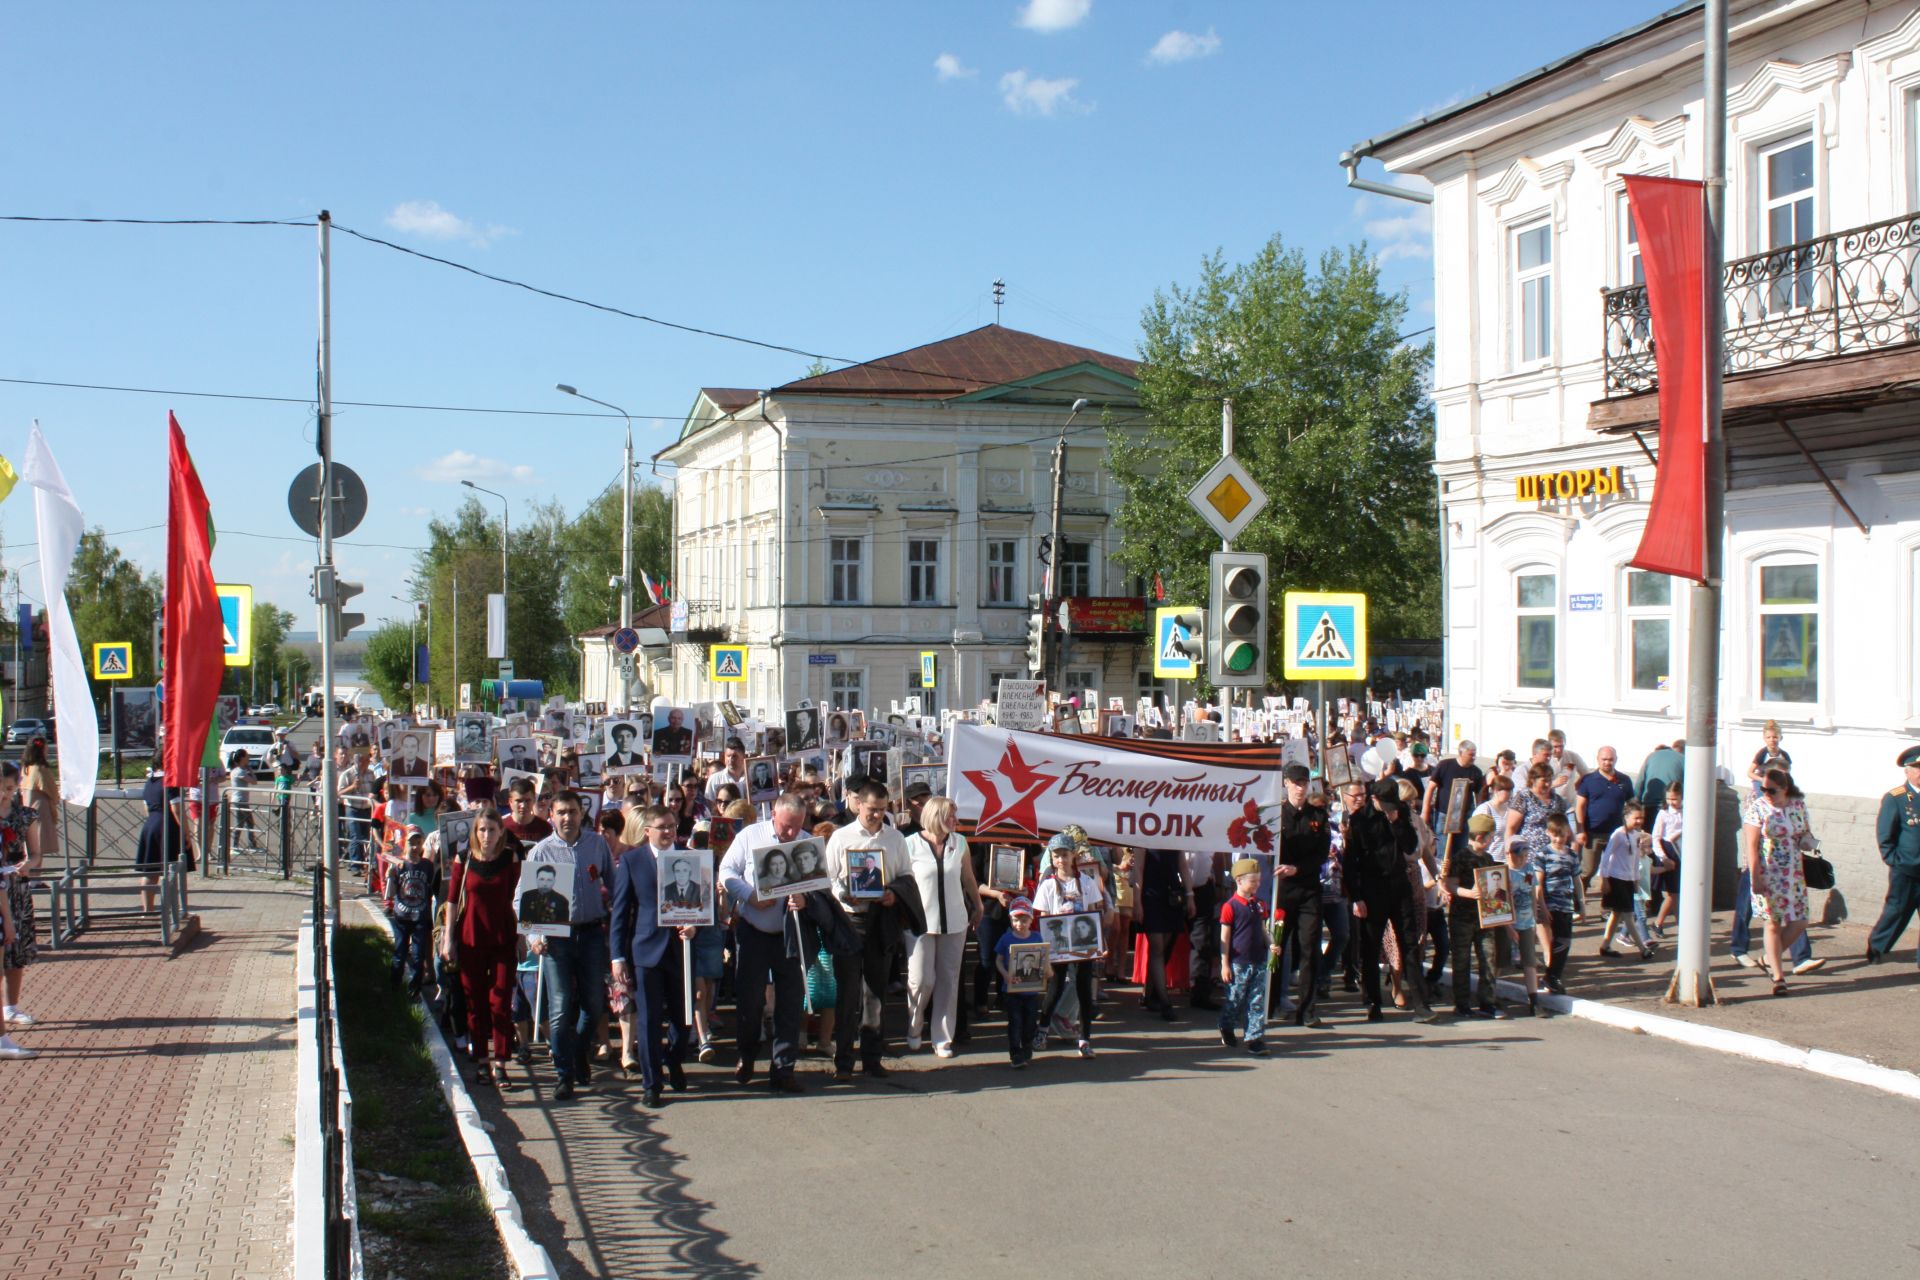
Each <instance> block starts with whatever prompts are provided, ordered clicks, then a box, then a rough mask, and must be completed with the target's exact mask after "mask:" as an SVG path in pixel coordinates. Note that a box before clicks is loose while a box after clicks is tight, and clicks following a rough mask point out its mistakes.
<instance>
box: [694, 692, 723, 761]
mask: <svg viewBox="0 0 1920 1280" xmlns="http://www.w3.org/2000/svg"><path fill="white" fill-rule="evenodd" d="M724 727H725V726H723V725H722V724H721V723H720V709H719V708H718V707H716V706H715V705H714V704H713V703H711V702H702V703H699V704H697V705H696V706H695V707H694V708H693V749H694V750H695V751H697V752H699V753H700V754H701V755H703V756H717V755H719V754H720V734H721V731H722V730H723V729H724Z"/></svg>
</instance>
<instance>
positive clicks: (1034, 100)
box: [1000, 67, 1093, 116]
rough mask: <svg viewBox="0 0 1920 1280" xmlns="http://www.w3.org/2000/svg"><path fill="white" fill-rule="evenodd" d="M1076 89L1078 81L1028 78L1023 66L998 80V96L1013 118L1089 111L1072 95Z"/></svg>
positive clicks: (1037, 77)
mask: <svg viewBox="0 0 1920 1280" xmlns="http://www.w3.org/2000/svg"><path fill="white" fill-rule="evenodd" d="M1079 87H1080V82H1079V81H1078V80H1074V79H1070V78H1069V79H1059V80H1049V79H1047V78H1045V77H1044V76H1030V75H1028V74H1027V71H1026V68H1025V67H1022V68H1021V69H1020V70H1018V71H1009V72H1007V74H1005V75H1003V76H1001V77H1000V97H1001V99H1002V100H1003V101H1004V102H1005V103H1006V104H1007V110H1009V111H1011V112H1013V113H1014V114H1016V115H1028V114H1032V115H1037V116H1050V115H1052V114H1054V113H1055V112H1056V111H1080V112H1086V111H1091V110H1093V108H1092V107H1090V106H1088V105H1087V104H1086V103H1084V102H1082V101H1080V99H1078V98H1076V97H1074V96H1073V91H1074V90H1075V89H1077V88H1079Z"/></svg>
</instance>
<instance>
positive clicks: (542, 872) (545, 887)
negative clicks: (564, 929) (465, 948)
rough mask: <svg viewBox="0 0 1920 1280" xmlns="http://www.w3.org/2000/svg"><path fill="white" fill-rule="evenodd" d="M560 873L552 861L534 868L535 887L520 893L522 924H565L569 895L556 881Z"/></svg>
mask: <svg viewBox="0 0 1920 1280" xmlns="http://www.w3.org/2000/svg"><path fill="white" fill-rule="evenodd" d="M558 876H559V873H558V871H557V869H556V868H555V867H554V864H552V863H550V862H549V863H542V864H540V865H538V866H536V867H535V868H534V872H533V888H531V889H528V890H527V891H526V892H524V893H522V894H521V895H520V923H521V924H565V923H566V922H567V908H568V903H567V897H566V895H565V894H563V893H561V892H560V891H559V890H558V889H555V888H554V887H553V886H554V882H555V880H556V879H558Z"/></svg>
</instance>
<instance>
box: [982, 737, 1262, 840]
mask: <svg viewBox="0 0 1920 1280" xmlns="http://www.w3.org/2000/svg"><path fill="white" fill-rule="evenodd" d="M947 761H948V767H947V794H948V795H949V796H951V797H952V798H953V801H954V803H955V804H956V805H957V806H958V809H959V815H958V816H959V826H960V829H961V831H962V832H963V833H965V834H966V835H968V836H970V837H978V838H982V839H993V840H1037V839H1039V838H1040V837H1042V836H1043V835H1047V834H1049V833H1052V832H1055V831H1058V830H1060V828H1062V827H1064V826H1066V825H1067V824H1068V823H1078V824H1079V825H1080V826H1081V827H1084V828H1085V829H1086V832H1087V835H1088V836H1089V837H1091V838H1092V839H1093V841H1094V842H1095V843H1098V844H1125V845H1136V846H1142V845H1152V846H1161V847H1170V848H1178V849H1186V850H1201V849H1206V850H1214V851H1218V852H1225V853H1235V852H1240V851H1252V850H1254V849H1260V850H1262V851H1266V852H1270V851H1271V850H1272V848H1273V832H1272V830H1271V828H1270V826H1269V824H1270V823H1272V822H1273V821H1275V820H1276V819H1277V817H1278V814H1279V806H1280V800H1281V790H1280V748H1279V747H1278V746H1277V745H1272V744H1249V745H1228V744H1224V743H1212V744H1209V743H1190V742H1170V741H1163V740H1158V739H1120V738H1093V737H1058V736H1055V735H1052V734H1044V733H1020V732H1016V731H1013V730H1008V729H1001V728H997V727H992V726H987V725H974V724H956V725H954V727H953V741H952V742H951V743H950V744H949V748H948V755H947Z"/></svg>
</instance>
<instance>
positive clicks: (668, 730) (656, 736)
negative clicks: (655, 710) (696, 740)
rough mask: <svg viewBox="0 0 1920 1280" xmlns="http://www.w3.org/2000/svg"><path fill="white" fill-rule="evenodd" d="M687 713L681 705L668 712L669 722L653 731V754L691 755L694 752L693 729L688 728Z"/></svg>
mask: <svg viewBox="0 0 1920 1280" xmlns="http://www.w3.org/2000/svg"><path fill="white" fill-rule="evenodd" d="M686 721H687V713H686V711H685V710H683V709H682V708H680V707H674V708H672V709H671V710H669V711H668V712H667V722H666V723H665V724H663V725H660V726H658V727H657V728H655V729H654V731H653V754H654V755H656V756H690V755H692V754H693V730H691V729H689V728H687V724H686Z"/></svg>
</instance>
